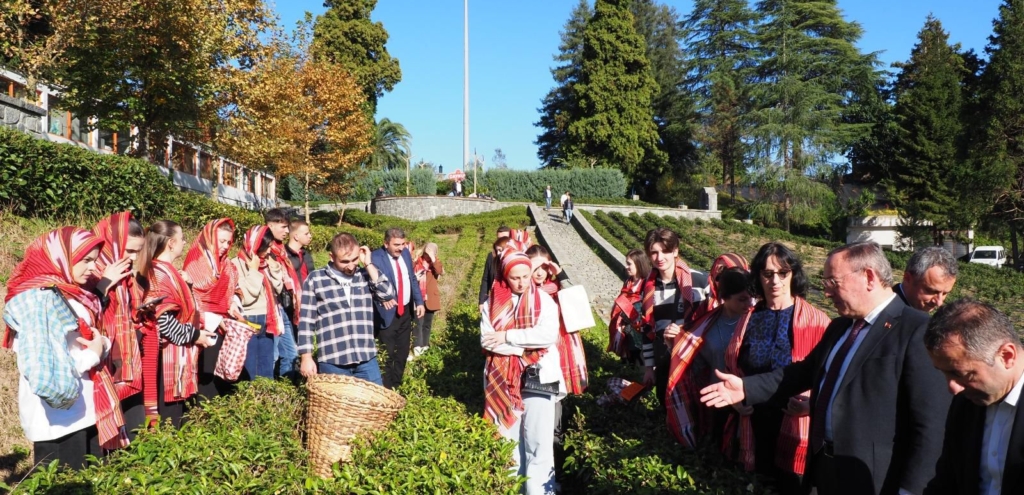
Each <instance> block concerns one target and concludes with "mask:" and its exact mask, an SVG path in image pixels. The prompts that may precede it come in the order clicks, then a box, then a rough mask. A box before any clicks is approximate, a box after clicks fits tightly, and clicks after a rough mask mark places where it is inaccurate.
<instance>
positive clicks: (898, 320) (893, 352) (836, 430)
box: [701, 242, 950, 495]
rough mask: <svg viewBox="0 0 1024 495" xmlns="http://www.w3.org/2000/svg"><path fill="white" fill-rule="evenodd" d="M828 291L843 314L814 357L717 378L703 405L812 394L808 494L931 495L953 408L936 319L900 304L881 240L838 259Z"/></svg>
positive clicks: (828, 271)
mask: <svg viewBox="0 0 1024 495" xmlns="http://www.w3.org/2000/svg"><path fill="white" fill-rule="evenodd" d="M822 286H823V288H824V291H825V296H826V297H828V298H830V299H831V300H832V303H833V304H834V305H835V307H836V310H837V311H838V312H839V315H840V317H839V318H836V319H834V320H832V323H831V324H830V325H829V326H828V328H827V329H826V330H825V334H824V336H823V337H822V339H821V341H820V342H819V343H818V345H817V346H815V348H814V349H813V350H812V351H811V354H810V355H808V356H807V358H806V359H805V360H803V361H800V362H796V363H793V364H791V365H789V366H786V367H785V368H780V369H778V370H776V371H773V372H770V373H764V374H760V375H754V376H748V377H746V378H742V379H741V378H739V377H737V376H734V375H728V374H725V373H721V372H717V371H716V373H717V374H718V376H719V378H720V379H721V380H722V382H720V383H716V384H714V385H711V386H709V387H706V388H704V389H703V390H701V394H702V395H703V396H702V397H701V401H703V402H704V403H706V404H708V405H709V406H715V407H726V406H730V405H733V404H738V403H741V402H744V401H745V403H746V404H747V405H754V404H760V403H763V402H767V401H768V400H769V399H771V398H773V397H790V396H793V395H797V394H800V393H802V392H804V391H806V390H808V389H810V390H811V399H810V402H811V429H810V438H809V443H808V455H809V459H808V462H807V470H806V474H805V476H804V485H805V489H806V490H809V489H810V487H811V486H815V487H817V491H818V494H819V495H833V494H843V495H847V494H848V495H866V494H884V495H890V494H891V495H896V494H900V495H902V494H913V495H921V493H922V491H923V490H924V487H925V485H926V484H927V483H928V481H929V480H930V479H932V477H933V476H934V474H935V462H936V460H937V459H938V458H939V453H940V450H941V442H940V440H939V438H941V435H942V434H941V431H942V427H943V423H944V422H945V419H946V413H945V412H946V409H947V408H948V406H949V401H950V398H949V394H947V393H946V392H945V391H944V389H945V388H946V386H945V380H944V379H943V377H942V374H941V373H939V372H937V371H936V370H935V369H934V368H933V367H932V366H931V360H930V359H929V358H928V353H927V352H926V351H925V348H924V345H923V343H922V338H923V335H924V331H925V327H926V325H927V323H928V315H927V314H925V313H922V312H921V311H918V310H916V309H913V308H910V307H908V306H906V305H905V304H903V301H901V300H900V299H899V298H898V297H896V295H895V294H894V293H893V291H892V267H891V266H890V265H889V262H888V261H887V260H886V259H885V255H884V253H883V252H882V249H881V248H880V247H879V246H878V244H875V243H873V242H872V243H857V244H851V245H847V246H843V247H840V248H838V249H836V250H834V251H832V252H831V253H829V256H828V259H827V260H826V261H825V268H824V274H823V276H822Z"/></svg>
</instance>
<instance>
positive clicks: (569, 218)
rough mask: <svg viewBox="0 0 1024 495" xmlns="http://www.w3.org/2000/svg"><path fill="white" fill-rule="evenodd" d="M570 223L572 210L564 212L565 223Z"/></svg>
mask: <svg viewBox="0 0 1024 495" xmlns="http://www.w3.org/2000/svg"><path fill="white" fill-rule="evenodd" d="M569 222H572V210H565V223H569Z"/></svg>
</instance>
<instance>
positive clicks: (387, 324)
mask: <svg viewBox="0 0 1024 495" xmlns="http://www.w3.org/2000/svg"><path fill="white" fill-rule="evenodd" d="M370 259H371V262H372V263H373V265H374V266H376V267H377V269H378V270H380V272H381V273H383V274H384V275H385V276H386V277H387V278H388V280H394V282H392V283H393V284H394V286H395V299H394V300H391V301H384V302H380V301H376V300H374V302H373V304H374V309H375V311H374V316H375V319H376V320H377V321H376V325H375V326H376V328H377V339H378V340H380V342H381V344H384V351H385V353H386V354H387V355H386V356H385V361H384V370H383V371H384V377H383V378H384V379H383V381H384V386H385V387H387V388H389V389H392V390H394V389H396V388H398V386H399V385H401V384H402V375H404V374H405V363H406V361H407V360H408V359H409V346H410V345H412V320H413V318H417V319H418V318H422V317H423V311H424V309H423V294H421V293H420V284H419V283H418V282H417V281H416V278H415V277H414V276H413V273H412V255H410V254H409V250H408V249H407V248H406V243H405V232H403V231H402V229H396V228H391V229H388V230H387V231H386V232H385V233H384V246H383V247H381V248H380V249H377V250H376V251H374V252H373V253H371V255H370Z"/></svg>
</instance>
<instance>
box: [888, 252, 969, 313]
mask: <svg viewBox="0 0 1024 495" xmlns="http://www.w3.org/2000/svg"><path fill="white" fill-rule="evenodd" d="M959 273H960V269H959V267H958V266H957V262H956V258H954V257H953V254H952V253H950V252H949V251H946V250H945V249H944V248H941V247H938V246H929V247H926V248H924V249H920V250H918V251H917V252H915V253H914V255H913V256H911V257H910V261H908V262H907V269H906V270H905V271H904V272H903V283H901V284H896V287H893V292H895V293H896V295H897V296H900V299H903V303H904V304H906V305H907V306H910V307H913V308H917V309H920V310H921V311H924V312H926V313H931V312H932V311H935V310H936V309H938V308H939V306H942V303H943V302H944V301H945V300H946V296H948V295H949V293H950V292H952V290H953V285H955V284H956V276H957V275H958V274H959Z"/></svg>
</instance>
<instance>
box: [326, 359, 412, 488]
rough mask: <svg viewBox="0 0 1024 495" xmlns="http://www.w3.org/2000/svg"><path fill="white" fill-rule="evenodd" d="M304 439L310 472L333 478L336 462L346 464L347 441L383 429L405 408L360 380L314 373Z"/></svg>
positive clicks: (389, 394)
mask: <svg viewBox="0 0 1024 495" xmlns="http://www.w3.org/2000/svg"><path fill="white" fill-rule="evenodd" d="M307 388H308V390H309V409H308V410H307V413H306V414H307V417H306V420H307V422H306V424H307V426H308V431H307V434H306V439H307V442H308V444H309V452H310V462H311V463H312V465H313V472H314V473H316V474H317V475H319V476H321V477H323V478H330V477H332V476H333V474H332V471H331V466H333V465H334V463H335V462H339V461H341V462H348V460H349V457H350V452H351V447H350V446H349V442H350V441H352V439H353V438H355V436H356V435H359V434H361V433H366V432H371V431H377V430H382V429H384V428H385V427H386V426H387V425H388V423H390V422H391V421H392V420H394V419H395V416H397V415H398V412H399V411H401V410H402V408H403V407H405V399H404V398H403V397H402V396H401V395H398V394H397V393H395V392H392V391H391V390H388V389H386V388H384V387H381V386H380V385H377V384H374V383H370V382H368V381H366V380H361V379H359V378H352V377H350V376H345V375H331V374H323V373H321V374H317V375H314V376H313V377H311V378H310V379H309V382H308V383H307Z"/></svg>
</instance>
